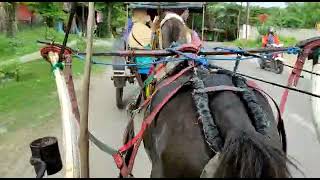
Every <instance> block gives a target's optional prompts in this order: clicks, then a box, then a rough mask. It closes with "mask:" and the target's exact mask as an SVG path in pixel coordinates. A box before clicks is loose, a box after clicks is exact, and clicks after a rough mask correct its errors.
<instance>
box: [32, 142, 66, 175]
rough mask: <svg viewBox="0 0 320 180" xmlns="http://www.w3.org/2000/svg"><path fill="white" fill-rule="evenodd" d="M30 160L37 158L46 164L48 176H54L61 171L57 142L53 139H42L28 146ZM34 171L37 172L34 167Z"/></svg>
mask: <svg viewBox="0 0 320 180" xmlns="http://www.w3.org/2000/svg"><path fill="white" fill-rule="evenodd" d="M30 148H31V154H32V158H39V159H41V160H42V161H43V162H45V163H46V170H47V174H48V175H52V174H55V173H57V172H59V171H60V170H61V169H62V161H61V156H60V152H59V146H58V140H57V138H55V137H43V138H39V139H37V140H34V141H33V142H32V143H31V144H30ZM35 171H36V172H38V169H37V167H36V166H35Z"/></svg>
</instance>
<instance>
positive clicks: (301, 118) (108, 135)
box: [11, 44, 320, 177]
mask: <svg viewBox="0 0 320 180" xmlns="http://www.w3.org/2000/svg"><path fill="white" fill-rule="evenodd" d="M210 46H212V44H211V45H210ZM216 64H218V65H221V66H224V67H226V68H228V69H230V70H231V69H232V68H233V63H232V62H217V63H216ZM239 71H240V72H242V73H245V74H248V75H251V76H254V77H259V78H263V79H264V80H268V81H273V82H277V83H280V84H286V81H287V77H288V75H289V74H288V71H287V70H286V71H284V73H283V74H281V75H278V74H274V73H272V72H267V71H264V70H261V69H259V68H258V67H257V65H256V63H255V62H254V60H253V61H247V62H241V63H240V67H239ZM110 77H111V71H110V67H107V70H106V73H104V74H103V75H100V76H97V77H93V78H92V80H91V87H90V113H89V120H90V124H89V128H90V131H91V132H92V133H93V134H94V135H95V136H96V137H98V138H99V139H101V140H102V141H103V142H104V143H107V144H109V145H111V146H113V147H114V148H118V147H120V146H121V145H122V134H123V131H124V128H125V126H126V123H127V121H128V116H127V114H126V111H125V110H118V109H117V108H116V105H115V88H114V86H113V82H112V81H111V80H110ZM257 83H258V84H259V85H260V86H261V87H263V89H265V90H266V91H267V92H268V93H270V95H272V96H273V97H274V98H275V100H276V101H277V102H278V103H280V98H281V95H282V92H283V89H281V88H278V87H273V86H271V85H267V84H263V83H260V82H257ZM310 86H311V82H310V80H309V79H301V80H300V82H299V86H298V88H300V89H304V90H307V91H310ZM134 92H137V85H128V86H127V87H126V88H125V90H124V98H125V99H126V100H128V99H131V98H133V95H134ZM283 118H284V121H285V128H286V131H287V138H288V154H289V156H290V158H293V159H294V162H296V161H297V162H298V166H299V168H301V170H302V171H303V172H304V173H305V176H306V177H320V171H319V168H318V167H319V164H320V144H319V143H318V141H317V139H316V134H315V130H314V128H313V125H312V109H311V103H310V97H309V96H307V95H303V94H298V93H295V92H290V93H289V98H288V102H287V106H286V111H285V114H284V117H283ZM140 122H141V117H140V118H137V120H136V124H135V127H136V132H137V131H138V129H139V127H140V124H141V123H140ZM57 136H58V137H60V136H59V135H57ZM25 156H28V157H30V155H29V154H28V153H27V154H26V155H25ZM20 163H21V162H20ZM25 163H26V164H28V162H25ZM90 167H91V169H90V174H91V177H117V176H118V169H117V168H116V166H115V164H114V162H113V159H112V158H111V157H110V156H109V155H107V154H105V153H103V152H102V151H100V150H99V149H98V148H97V147H95V145H93V144H92V143H90ZM25 171H26V173H25V174H24V175H23V177H33V169H32V168H31V167H30V165H29V168H27V170H25ZM150 171H151V164H150V162H149V159H148V157H147V155H146V153H145V151H144V148H143V146H141V147H140V150H139V153H138V155H137V158H136V161H135V166H134V170H133V174H134V176H135V177H149V176H150ZM13 176H15V175H14V174H13V175H11V177H13ZM60 176H61V173H60V174H57V175H55V176H52V177H60ZM293 176H294V177H302V175H301V174H299V173H298V172H296V171H294V170H293Z"/></svg>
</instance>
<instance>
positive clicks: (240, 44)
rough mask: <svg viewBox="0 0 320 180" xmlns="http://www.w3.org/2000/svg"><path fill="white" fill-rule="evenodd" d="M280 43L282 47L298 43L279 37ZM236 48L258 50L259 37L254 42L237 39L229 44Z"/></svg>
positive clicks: (260, 43)
mask: <svg viewBox="0 0 320 180" xmlns="http://www.w3.org/2000/svg"><path fill="white" fill-rule="evenodd" d="M279 40H280V43H281V44H283V45H284V46H294V45H295V44H296V43H297V42H298V41H297V40H296V39H295V38H294V37H286V36H279ZM231 44H232V45H234V46H237V47H244V48H258V47H261V46H262V40H261V36H260V37H258V38H257V39H254V40H251V39H249V40H245V39H237V40H235V41H233V42H232V43H231Z"/></svg>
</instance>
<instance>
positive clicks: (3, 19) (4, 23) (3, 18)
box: [0, 2, 6, 32]
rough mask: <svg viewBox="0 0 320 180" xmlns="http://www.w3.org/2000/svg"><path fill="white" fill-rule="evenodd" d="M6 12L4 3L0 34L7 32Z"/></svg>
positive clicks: (1, 10) (1, 9)
mask: <svg viewBox="0 0 320 180" xmlns="http://www.w3.org/2000/svg"><path fill="white" fill-rule="evenodd" d="M5 17H6V11H5V7H4V2H0V32H5V31H6V18H5Z"/></svg>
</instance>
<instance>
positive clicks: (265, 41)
mask: <svg viewBox="0 0 320 180" xmlns="http://www.w3.org/2000/svg"><path fill="white" fill-rule="evenodd" d="M273 37H274V43H275V44H277V45H279V44H280V40H279V37H278V36H277V35H274V36H273ZM267 42H268V34H267V35H265V36H263V37H262V47H266V45H267Z"/></svg>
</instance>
